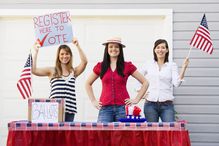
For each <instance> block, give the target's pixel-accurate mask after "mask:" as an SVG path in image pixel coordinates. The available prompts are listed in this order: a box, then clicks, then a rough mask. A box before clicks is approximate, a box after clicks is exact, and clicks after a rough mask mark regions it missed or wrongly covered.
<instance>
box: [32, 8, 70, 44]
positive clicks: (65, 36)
mask: <svg viewBox="0 0 219 146" xmlns="http://www.w3.org/2000/svg"><path fill="white" fill-rule="evenodd" d="M33 22H34V29H35V34H36V40H39V41H40V42H41V43H40V44H41V46H42V47H44V46H51V45H58V44H65V43H69V42H71V41H72V38H73V33H72V25H71V15H70V12H68V11H67V12H57V13H52V14H47V15H42V16H35V17H33Z"/></svg>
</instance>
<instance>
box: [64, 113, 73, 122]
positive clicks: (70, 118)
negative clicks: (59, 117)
mask: <svg viewBox="0 0 219 146" xmlns="http://www.w3.org/2000/svg"><path fill="white" fill-rule="evenodd" d="M74 118H75V114H73V113H72V114H71V113H65V122H73V121H74Z"/></svg>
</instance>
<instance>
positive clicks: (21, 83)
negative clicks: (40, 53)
mask: <svg viewBox="0 0 219 146" xmlns="http://www.w3.org/2000/svg"><path fill="white" fill-rule="evenodd" d="M31 68H32V56H31V54H29V56H28V59H27V61H26V63H25V65H24V69H23V70H22V73H21V75H20V79H19V80H18V82H17V88H18V90H19V92H20V94H21V95H22V97H23V99H27V98H29V97H31V94H32V86H31Z"/></svg>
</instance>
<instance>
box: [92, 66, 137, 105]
mask: <svg viewBox="0 0 219 146" xmlns="http://www.w3.org/2000/svg"><path fill="white" fill-rule="evenodd" d="M136 70H137V68H136V67H135V66H134V65H133V64H132V63H131V62H125V63H124V71H123V73H124V75H125V76H124V77H122V76H120V75H119V74H118V72H117V70H115V71H112V70H111V68H110V67H109V68H108V70H107V71H106V73H105V74H104V76H103V78H102V79H101V82H102V92H101V96H100V101H101V102H102V105H103V106H105V105H125V99H126V98H130V97H129V94H128V91H127V89H126V83H127V80H128V77H129V76H130V75H132V74H133V73H134V72H135V71H136ZM100 71H101V63H100V62H99V63H97V65H95V66H94V68H93V72H94V73H95V74H97V75H98V76H99V75H100Z"/></svg>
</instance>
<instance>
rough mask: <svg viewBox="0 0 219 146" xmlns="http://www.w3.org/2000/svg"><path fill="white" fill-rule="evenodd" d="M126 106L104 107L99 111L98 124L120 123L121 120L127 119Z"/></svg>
mask: <svg viewBox="0 0 219 146" xmlns="http://www.w3.org/2000/svg"><path fill="white" fill-rule="evenodd" d="M125 117H126V114H125V106H124V105H122V106H120V105H109V106H102V108H101V109H100V111H99V115H98V120H97V122H103V123H104V122H118V121H119V119H120V118H125Z"/></svg>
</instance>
